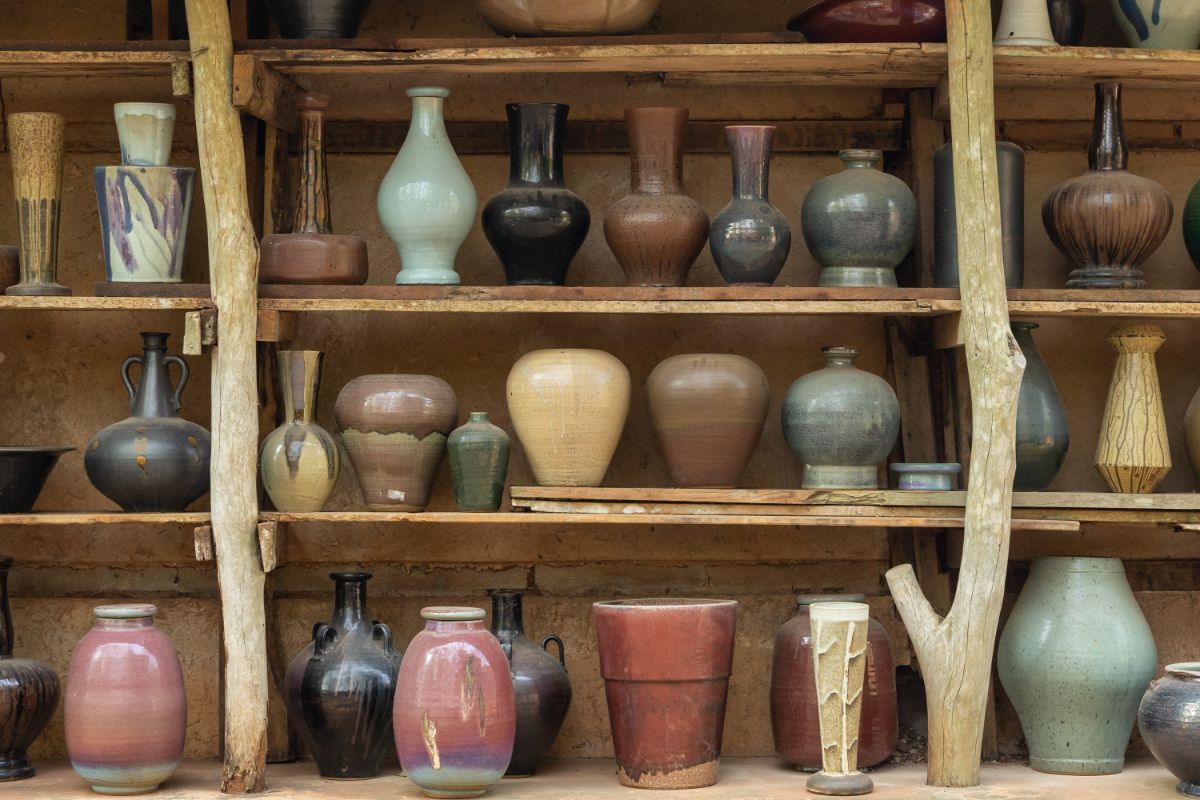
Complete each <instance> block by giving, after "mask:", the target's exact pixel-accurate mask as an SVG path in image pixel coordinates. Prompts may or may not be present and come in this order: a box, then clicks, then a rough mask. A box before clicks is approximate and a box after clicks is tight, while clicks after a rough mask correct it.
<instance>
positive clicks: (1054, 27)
mask: <svg viewBox="0 0 1200 800" xmlns="http://www.w3.org/2000/svg"><path fill="white" fill-rule="evenodd" d="M1046 5H1047V6H1048V8H1049V10H1050V30H1051V31H1052V32H1053V33H1054V41H1056V42H1058V43H1059V44H1060V45H1062V46H1063V47H1076V46H1078V45H1079V43H1080V42H1082V41H1083V28H1084V23H1085V21H1086V15H1085V9H1084V2H1083V0H1047V3H1046Z"/></svg>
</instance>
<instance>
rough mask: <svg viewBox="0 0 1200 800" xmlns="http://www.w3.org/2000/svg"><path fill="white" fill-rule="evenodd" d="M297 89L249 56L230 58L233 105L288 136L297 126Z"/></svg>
mask: <svg viewBox="0 0 1200 800" xmlns="http://www.w3.org/2000/svg"><path fill="white" fill-rule="evenodd" d="M299 95H300V89H299V87H297V86H296V84H295V83H293V82H292V80H291V78H288V77H287V76H286V75H282V74H280V73H279V72H276V71H275V70H274V69H273V68H272V67H270V66H268V65H266V64H264V63H263V62H261V61H259V60H258V59H257V58H255V57H254V56H251V55H238V56H234V58H233V105H234V107H236V108H237V109H238V110H239V111H241V112H243V113H246V114H249V115H250V116H252V117H257V118H258V119H261V120H262V121H263V122H265V123H267V124H268V125H273V126H274V127H276V128H279V129H280V130H284V131H287V132H288V133H291V132H293V131H295V130H296V128H297V126H298V124H299V115H298V114H297V113H296V98H297V97H298V96H299Z"/></svg>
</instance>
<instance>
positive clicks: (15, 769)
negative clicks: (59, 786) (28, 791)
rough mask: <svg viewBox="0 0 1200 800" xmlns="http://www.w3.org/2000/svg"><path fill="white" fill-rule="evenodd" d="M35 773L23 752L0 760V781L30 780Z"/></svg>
mask: <svg viewBox="0 0 1200 800" xmlns="http://www.w3.org/2000/svg"><path fill="white" fill-rule="evenodd" d="M35 771H36V770H34V768H33V764H31V763H30V762H29V756H27V755H25V753H24V752H20V753H11V754H10V755H7V756H5V757H4V758H0V781H23V780H25V779H26V778H32V777H33V775H34V772H35Z"/></svg>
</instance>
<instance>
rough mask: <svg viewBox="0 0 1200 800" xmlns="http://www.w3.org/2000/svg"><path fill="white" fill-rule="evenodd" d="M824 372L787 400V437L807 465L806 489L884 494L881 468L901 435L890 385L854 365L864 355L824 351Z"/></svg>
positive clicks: (796, 386) (803, 381)
mask: <svg viewBox="0 0 1200 800" xmlns="http://www.w3.org/2000/svg"><path fill="white" fill-rule="evenodd" d="M821 352H822V353H823V354H824V355H825V363H826V366H825V368H824V369H820V370H817V371H816V372H810V373H809V374H807V375H805V376H803V377H802V378H799V379H798V380H797V381H796V382H795V383H793V384H792V385H791V387H790V388H789V389H788V390H787V394H786V395H785V396H784V400H783V415H782V416H783V434H784V437H785V438H786V439H787V443H788V446H789V447H791V449H792V452H793V453H795V455H796V457H797V458H799V459H800V461H801V462H802V463H803V464H804V478H803V481H802V483H801V486H802V487H803V488H805V489H878V488H879V465H880V464H881V463H882V462H883V461H884V460H885V459H886V458H887V457H888V453H890V452H891V451H892V447H893V446H895V444H896V437H897V436H899V435H900V404H899V402H898V401H897V400H896V393H895V392H894V391H893V390H892V387H891V386H889V385H888V382H887V381H885V380H884V379H883V378H880V377H879V376H877V375H872V374H871V373H869V372H864V371H862V370H860V369H858V368H856V367H855V366H854V360H855V359H856V358H858V350H856V349H855V348H853V347H823V348H821Z"/></svg>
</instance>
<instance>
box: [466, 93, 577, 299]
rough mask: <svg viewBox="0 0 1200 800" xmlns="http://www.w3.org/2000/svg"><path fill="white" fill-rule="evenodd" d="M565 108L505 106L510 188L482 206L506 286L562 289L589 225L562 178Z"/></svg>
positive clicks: (558, 105) (561, 105)
mask: <svg viewBox="0 0 1200 800" xmlns="http://www.w3.org/2000/svg"><path fill="white" fill-rule="evenodd" d="M568 111H570V106H568V105H566V104H564V103H509V104H508V106H507V112H508V129H509V136H510V138H511V153H510V161H509V171H508V187H507V188H505V190H504V191H502V192H500V194H498V195H496V196H495V197H493V198H492V199H491V200H489V201H488V202H487V204H486V205H485V206H484V207H483V232H484V234H485V235H486V236H487V240H488V242H489V243H490V244H491V245H492V249H493V250H495V251H496V255H498V256H499V257H500V262H501V263H502V264H503V265H504V275H505V278H506V280H507V281H508V283H509V284H510V285H540V286H562V285H563V284H564V283H566V278H567V268H568V267H569V266H570V265H571V259H573V258H574V257H575V254H576V253H578V252H579V248H580V246H581V245H582V244H583V240H584V239H585V238H587V233H588V228H589V227H590V226H591V214H590V213H589V212H588V208H587V206H586V205H584V202H583V200H581V199H580V198H579V196H578V195H577V194H575V193H574V192H572V191H571V190H570V189H568V188H567V186H566V183H565V182H564V181H565V179H564V178H563V139H564V137H565V136H566V127H567V112H568Z"/></svg>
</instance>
